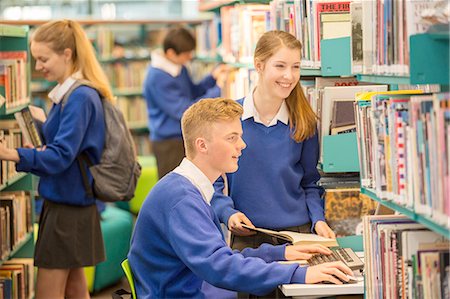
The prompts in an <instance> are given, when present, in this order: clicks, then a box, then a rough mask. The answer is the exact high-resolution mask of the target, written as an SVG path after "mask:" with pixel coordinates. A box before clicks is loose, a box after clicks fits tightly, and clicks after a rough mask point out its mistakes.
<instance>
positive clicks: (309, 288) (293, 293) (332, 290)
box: [280, 281, 364, 298]
mask: <svg viewBox="0 0 450 299" xmlns="http://www.w3.org/2000/svg"><path fill="white" fill-rule="evenodd" d="M280 289H281V291H282V292H283V294H284V295H285V296H289V297H293V298H302V297H304V296H335V295H354V294H364V281H360V282H357V283H352V284H342V285H336V284H323V283H321V284H284V285H281V286H280Z"/></svg>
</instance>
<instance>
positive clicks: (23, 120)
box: [14, 105, 47, 147]
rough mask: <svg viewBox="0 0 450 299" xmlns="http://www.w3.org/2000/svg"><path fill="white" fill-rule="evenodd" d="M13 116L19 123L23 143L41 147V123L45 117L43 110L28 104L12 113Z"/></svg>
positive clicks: (42, 141)
mask: <svg viewBox="0 0 450 299" xmlns="http://www.w3.org/2000/svg"><path fill="white" fill-rule="evenodd" d="M14 117H15V118H16V120H17V122H18V123H19V127H20V129H21V131H22V134H23V138H24V141H25V143H29V144H33V146H34V147H42V146H43V145H44V140H43V135H42V125H43V124H44V122H45V120H46V118H47V117H46V116H45V112H44V110H43V109H42V108H40V107H36V106H33V105H28V106H27V107H25V108H23V109H22V110H20V111H19V112H16V113H14Z"/></svg>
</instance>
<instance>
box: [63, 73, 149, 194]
mask: <svg viewBox="0 0 450 299" xmlns="http://www.w3.org/2000/svg"><path fill="white" fill-rule="evenodd" d="M81 85H87V86H90V84H89V82H87V81H83V80H78V81H77V82H75V83H74V84H73V85H72V86H71V88H70V89H69V91H68V92H67V93H66V94H65V95H64V98H63V100H62V103H61V112H62V110H63V108H64V105H65V104H66V102H67V99H68V98H69V96H70V94H71V93H72V91H74V90H75V89H76V88H77V87H79V86H81ZM102 104H103V112H104V115H105V131H106V132H105V134H106V136H105V146H104V148H103V153H102V156H101V159H100V163H99V164H96V165H94V164H93V163H92V162H91V160H90V159H89V157H88V156H87V154H86V153H81V154H80V155H79V156H78V157H77V160H78V164H79V166H80V170H81V174H82V177H83V184H84V188H85V190H86V194H87V195H88V196H89V197H94V198H97V199H100V200H102V201H108V202H114V201H128V200H130V199H132V198H133V197H134V190H135V189H136V185H137V181H138V179H139V176H140V175H141V165H139V163H138V162H137V159H136V152H135V148H134V142H133V138H132V137H131V134H130V131H129V130H128V127H127V125H126V122H125V119H124V117H123V115H122V112H121V111H120V110H119V109H117V108H116V107H115V106H114V105H113V104H112V103H111V102H109V101H107V100H105V99H103V98H102ZM86 165H87V166H88V167H89V171H90V173H91V175H92V177H93V178H94V182H93V184H92V188H91V186H90V184H89V179H88V176H87V173H86Z"/></svg>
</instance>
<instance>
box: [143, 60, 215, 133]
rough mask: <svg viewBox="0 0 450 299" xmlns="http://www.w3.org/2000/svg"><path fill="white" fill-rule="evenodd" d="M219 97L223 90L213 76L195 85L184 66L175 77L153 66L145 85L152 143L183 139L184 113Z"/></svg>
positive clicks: (149, 70) (150, 68)
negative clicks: (208, 99) (203, 99)
mask: <svg viewBox="0 0 450 299" xmlns="http://www.w3.org/2000/svg"><path fill="white" fill-rule="evenodd" d="M218 96H220V88H219V86H217V85H216V80H214V78H213V77H212V76H211V75H208V76H206V77H205V78H204V79H203V80H202V81H201V82H200V83H199V84H194V83H193V82H192V80H191V78H190V76H189V73H188V71H187V69H186V67H184V66H183V67H182V69H181V73H180V74H179V75H178V76H176V77H172V76H171V75H170V74H169V73H167V72H165V71H163V70H161V69H159V68H155V67H152V66H150V67H149V69H148V72H147V76H146V78H145V81H144V97H145V99H146V101H147V112H148V117H149V127H150V139H151V140H153V141H159V140H166V139H170V138H179V139H181V138H182V137H181V116H182V115H183V112H184V111H186V109H187V108H189V106H191V105H192V104H194V103H195V102H197V101H199V100H200V99H202V98H215V97H218Z"/></svg>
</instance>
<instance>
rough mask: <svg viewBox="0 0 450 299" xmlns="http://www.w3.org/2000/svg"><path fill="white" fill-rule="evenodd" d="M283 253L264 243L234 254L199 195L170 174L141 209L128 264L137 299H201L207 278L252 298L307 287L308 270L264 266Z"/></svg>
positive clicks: (210, 211) (177, 177) (181, 177)
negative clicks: (288, 287)
mask: <svg viewBox="0 0 450 299" xmlns="http://www.w3.org/2000/svg"><path fill="white" fill-rule="evenodd" d="M284 251H285V246H271V245H268V244H265V245H263V246H261V247H260V248H259V249H245V250H244V251H242V252H241V253H239V252H237V251H235V252H234V253H233V251H232V250H231V249H230V247H229V246H228V245H227V244H226V242H225V240H224V238H223V235H222V231H221V228H220V224H219V221H218V218H217V216H216V215H215V214H214V211H213V210H212V208H211V207H210V206H209V205H208V204H207V203H206V202H205V200H204V199H203V198H202V195H201V193H200V191H199V190H198V189H197V188H196V187H195V186H194V185H193V184H192V183H191V182H190V181H189V180H188V179H186V178H185V177H183V176H181V175H179V174H177V173H173V172H172V173H169V174H168V175H166V176H165V177H164V178H162V179H161V180H160V181H159V182H158V183H157V184H156V185H155V187H153V189H152V191H151V192H150V194H149V196H148V198H147V199H146V200H145V202H144V204H143V205H142V208H141V210H140V212H139V216H138V219H137V222H136V226H135V229H134V232H133V237H132V241H131V248H130V252H129V254H128V259H129V262H130V266H131V269H132V271H133V275H134V278H135V286H136V291H137V295H138V297H139V298H203V297H204V294H203V293H202V291H201V287H202V283H203V278H204V279H205V280H206V281H207V282H209V283H210V284H212V285H215V286H217V287H220V288H226V289H234V290H238V291H242V292H248V293H253V294H264V293H267V292H269V291H271V290H272V289H274V288H275V287H276V286H277V285H279V284H284V283H290V282H292V283H304V281H305V275H306V268H302V267H299V266H298V265H294V264H291V265H283V264H279V263H266V262H272V261H274V260H284ZM256 257H261V258H263V259H261V258H256ZM219 296H220V294H216V296H213V297H212V298H218V297H219Z"/></svg>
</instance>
